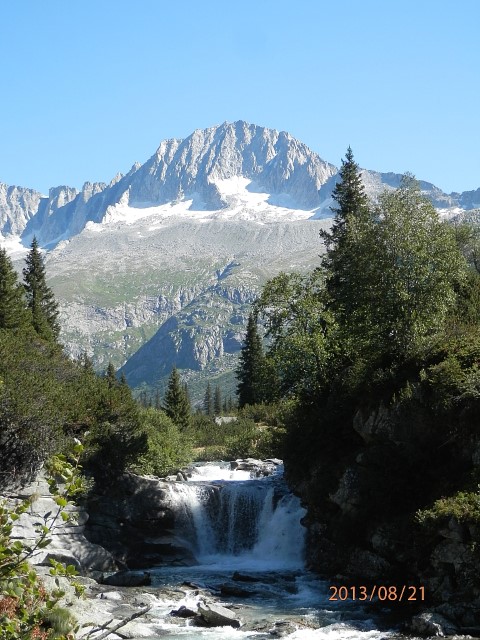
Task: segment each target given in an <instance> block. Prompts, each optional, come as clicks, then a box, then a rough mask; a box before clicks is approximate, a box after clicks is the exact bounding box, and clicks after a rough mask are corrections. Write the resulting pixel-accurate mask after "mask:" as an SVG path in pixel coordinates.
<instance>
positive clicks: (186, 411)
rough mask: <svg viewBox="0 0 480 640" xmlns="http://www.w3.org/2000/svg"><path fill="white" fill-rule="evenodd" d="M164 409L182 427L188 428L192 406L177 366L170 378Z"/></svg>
mask: <svg viewBox="0 0 480 640" xmlns="http://www.w3.org/2000/svg"><path fill="white" fill-rule="evenodd" d="M163 409H164V411H165V413H166V414H167V416H168V417H169V418H171V419H172V420H173V422H174V423H175V424H176V425H177V426H178V427H180V428H181V429H187V428H188V427H189V426H190V406H189V402H188V398H187V396H186V394H185V389H184V387H183V386H182V384H181V382H180V376H179V375H178V371H177V368H176V367H175V366H174V367H173V369H172V373H171V374H170V378H169V380H168V387H167V393H166V394H165V399H164V402H163Z"/></svg>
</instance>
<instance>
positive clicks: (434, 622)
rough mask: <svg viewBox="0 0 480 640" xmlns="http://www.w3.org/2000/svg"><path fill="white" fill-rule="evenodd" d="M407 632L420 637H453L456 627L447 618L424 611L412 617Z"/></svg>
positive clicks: (456, 630)
mask: <svg viewBox="0 0 480 640" xmlns="http://www.w3.org/2000/svg"><path fill="white" fill-rule="evenodd" d="M409 630H410V631H411V632H412V633H418V634H419V635H421V636H440V637H442V638H443V637H444V636H453V635H455V634H457V633H458V629H457V627H456V626H455V625H454V624H453V623H452V622H451V621H450V620H448V619H447V618H445V617H444V616H442V615H440V614H439V613H434V612H432V611H424V612H423V613H419V614H418V615H416V616H414V617H413V618H412V620H411V622H410V625H409Z"/></svg>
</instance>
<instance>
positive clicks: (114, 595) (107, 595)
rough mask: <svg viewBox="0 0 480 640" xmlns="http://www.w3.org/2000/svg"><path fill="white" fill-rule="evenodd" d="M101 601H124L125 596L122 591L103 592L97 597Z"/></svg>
mask: <svg viewBox="0 0 480 640" xmlns="http://www.w3.org/2000/svg"><path fill="white" fill-rule="evenodd" d="M95 597H96V598H98V599H99V600H120V601H121V600H123V596H122V594H121V593H120V591H103V592H102V593H98V594H97V595H96V596H95Z"/></svg>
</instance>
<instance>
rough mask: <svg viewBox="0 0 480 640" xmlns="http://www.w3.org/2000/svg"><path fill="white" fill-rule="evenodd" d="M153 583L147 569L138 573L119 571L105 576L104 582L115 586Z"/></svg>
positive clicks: (136, 585)
mask: <svg viewBox="0 0 480 640" xmlns="http://www.w3.org/2000/svg"><path fill="white" fill-rule="evenodd" d="M151 583H152V578H151V576H150V574H149V573H148V572H147V571H145V572H143V573H136V572H134V571H118V572H117V573H113V574H112V575H111V576H106V577H104V578H103V584H108V585H110V586H113V587H144V586H148V585H150V584H151Z"/></svg>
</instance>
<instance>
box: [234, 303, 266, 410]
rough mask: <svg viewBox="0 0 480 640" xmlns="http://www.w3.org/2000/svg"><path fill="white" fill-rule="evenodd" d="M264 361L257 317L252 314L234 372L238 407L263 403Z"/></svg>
mask: <svg viewBox="0 0 480 640" xmlns="http://www.w3.org/2000/svg"><path fill="white" fill-rule="evenodd" d="M264 360H265V357H264V353H263V348H262V340H261V338H260V335H259V333H258V329H257V316H256V314H255V313H253V312H252V313H251V314H250V315H249V317H248V323H247V333H246V335H245V341H244V343H243V347H242V350H241V353H240V364H239V367H238V369H237V372H236V374H237V379H238V385H237V395H238V405H239V406H240V407H244V406H245V405H246V404H256V403H258V402H263V400H264V399H265V393H264Z"/></svg>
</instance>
